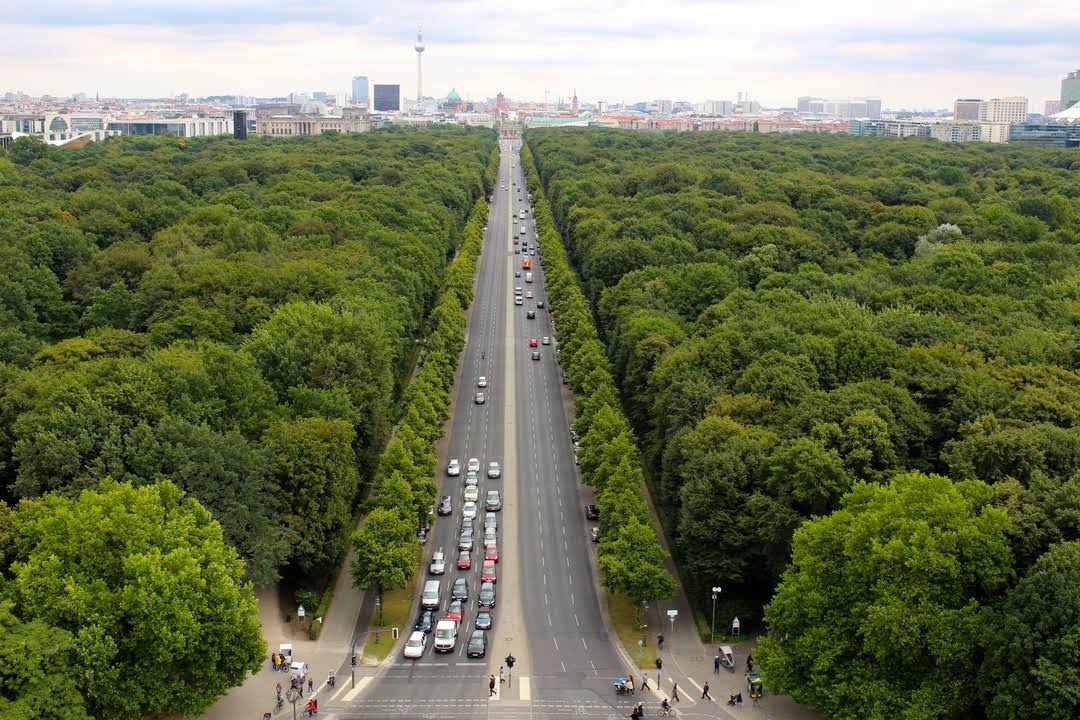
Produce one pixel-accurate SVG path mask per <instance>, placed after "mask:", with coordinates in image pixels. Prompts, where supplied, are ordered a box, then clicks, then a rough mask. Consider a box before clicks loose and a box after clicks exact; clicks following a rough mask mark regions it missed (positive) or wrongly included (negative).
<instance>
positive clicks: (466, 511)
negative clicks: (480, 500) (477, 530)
mask: <svg viewBox="0 0 1080 720" xmlns="http://www.w3.org/2000/svg"><path fill="white" fill-rule="evenodd" d="M461 516H462V517H466V518H474V517H476V501H475V500H469V501H468V502H466V503H465V504H464V505H462V506H461Z"/></svg>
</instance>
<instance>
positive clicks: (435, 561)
mask: <svg viewBox="0 0 1080 720" xmlns="http://www.w3.org/2000/svg"><path fill="white" fill-rule="evenodd" d="M428 571H429V572H430V573H431V574H432V575H442V574H443V573H445V572H446V554H445V553H444V552H443V551H442V550H441V549H440V550H436V551H435V554H434V555H432V556H431V566H430V567H429V568H428Z"/></svg>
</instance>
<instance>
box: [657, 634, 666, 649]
mask: <svg viewBox="0 0 1080 720" xmlns="http://www.w3.org/2000/svg"><path fill="white" fill-rule="evenodd" d="M656 649H657V650H663V649H664V634H663V633H660V634H659V635H657V636H656Z"/></svg>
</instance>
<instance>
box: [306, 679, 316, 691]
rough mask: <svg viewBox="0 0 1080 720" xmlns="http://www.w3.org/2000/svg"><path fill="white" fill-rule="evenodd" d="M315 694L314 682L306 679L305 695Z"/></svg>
mask: <svg viewBox="0 0 1080 720" xmlns="http://www.w3.org/2000/svg"><path fill="white" fill-rule="evenodd" d="M314 692H315V681H314V680H312V679H311V678H308V679H307V694H308V695H311V694H312V693H314Z"/></svg>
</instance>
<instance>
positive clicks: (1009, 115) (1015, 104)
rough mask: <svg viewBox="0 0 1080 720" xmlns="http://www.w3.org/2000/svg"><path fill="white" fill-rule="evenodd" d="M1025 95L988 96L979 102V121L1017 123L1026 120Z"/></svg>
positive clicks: (1026, 106)
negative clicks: (987, 98)
mask: <svg viewBox="0 0 1080 720" xmlns="http://www.w3.org/2000/svg"><path fill="white" fill-rule="evenodd" d="M1027 109H1028V101H1027V98H1026V97H1020V96H1017V95H1014V96H1012V97H1004V98H990V99H989V100H983V101H982V102H981V103H979V118H978V119H979V122H984V123H1018V122H1023V121H1025V120H1027Z"/></svg>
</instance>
